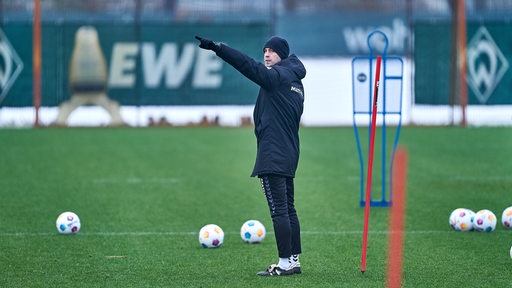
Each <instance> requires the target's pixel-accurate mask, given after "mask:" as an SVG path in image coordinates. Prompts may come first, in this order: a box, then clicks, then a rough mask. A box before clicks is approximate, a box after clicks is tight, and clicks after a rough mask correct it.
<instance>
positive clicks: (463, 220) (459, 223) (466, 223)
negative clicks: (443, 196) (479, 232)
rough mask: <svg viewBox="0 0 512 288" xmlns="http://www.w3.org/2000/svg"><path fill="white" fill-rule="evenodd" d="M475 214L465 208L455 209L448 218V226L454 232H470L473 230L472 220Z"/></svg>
mask: <svg viewBox="0 0 512 288" xmlns="http://www.w3.org/2000/svg"><path fill="white" fill-rule="evenodd" d="M474 217H475V212H473V211H472V210H470V209H467V208H457V209H455V210H453V211H452V213H451V214H450V218H449V223H450V226H451V227H452V228H453V229H454V230H455V231H463V232H466V231H471V230H473V218H474Z"/></svg>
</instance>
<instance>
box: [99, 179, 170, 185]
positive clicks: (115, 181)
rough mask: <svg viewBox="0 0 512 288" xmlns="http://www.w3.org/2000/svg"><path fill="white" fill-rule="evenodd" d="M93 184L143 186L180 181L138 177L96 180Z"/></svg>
mask: <svg viewBox="0 0 512 288" xmlns="http://www.w3.org/2000/svg"><path fill="white" fill-rule="evenodd" d="M92 182H93V183H94V184H112V183H113V184H119V183H126V184H143V183H164V184H167V183H178V182H179V179H177V178H165V177H163V178H138V177H131V178H96V179H92Z"/></svg>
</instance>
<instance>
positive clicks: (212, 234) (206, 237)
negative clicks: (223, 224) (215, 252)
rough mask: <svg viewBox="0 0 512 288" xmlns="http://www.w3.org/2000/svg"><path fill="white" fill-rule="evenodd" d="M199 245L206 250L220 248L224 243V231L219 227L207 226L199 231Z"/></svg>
mask: <svg viewBox="0 0 512 288" xmlns="http://www.w3.org/2000/svg"><path fill="white" fill-rule="evenodd" d="M199 243H200V244H201V246H203V247H204V248H218V247H220V246H221V245H222V243H224V231H223V230H222V228H220V227H219V226H218V225H215V224H207V225H205V226H203V228H201V230H200V231H199Z"/></svg>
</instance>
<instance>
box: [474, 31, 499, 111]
mask: <svg viewBox="0 0 512 288" xmlns="http://www.w3.org/2000/svg"><path fill="white" fill-rule="evenodd" d="M467 67H468V71H467V73H468V77H467V82H468V84H469V87H471V90H472V91H473V93H475V95H476V97H477V98H478V101H480V103H482V104H485V103H486V102H487V100H489V97H491V95H492V93H493V92H494V89H496V86H498V83H499V82H500V81H501V78H502V77H503V75H505V72H507V70H508V61H507V59H506V58H505V56H503V53H502V52H501V51H500V49H499V47H498V45H496V43H495V42H494V40H493V39H492V37H491V34H489V31H487V29H485V27H484V26H481V27H480V28H479V29H478V31H477V32H476V33H475V35H474V36H473V38H472V39H471V42H469V44H468V46H467Z"/></svg>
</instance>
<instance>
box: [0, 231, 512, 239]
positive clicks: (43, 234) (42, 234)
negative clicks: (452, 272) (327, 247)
mask: <svg viewBox="0 0 512 288" xmlns="http://www.w3.org/2000/svg"><path fill="white" fill-rule="evenodd" d="M501 232H507V231H499V230H498V231H493V232H491V233H501ZM198 233H199V230H198V231H193V232H192V231H190V232H186V231H181V232H179V231H177V232H142V231H141V232H78V234H77V236H78V235H79V236H105V237H110V236H136V237H139V236H140V237H145V236H159V237H160V236H190V235H197V234H198ZM267 233H268V234H269V235H273V234H274V233H273V232H267ZM362 233H363V231H362V230H346V231H301V234H303V235H358V236H359V235H361V234H362ZM368 233H369V234H376V235H387V234H389V231H387V230H382V231H371V230H370V231H368ZM443 233H459V232H456V231H452V230H411V231H405V234H406V235H425V234H443ZM468 233H475V232H468ZM507 233H509V232H507ZM224 234H226V235H238V234H240V232H235V231H229V232H224ZM54 235H59V234H58V233H57V232H55V233H53V232H51V233H50V232H40V233H38V232H34V233H30V232H18V233H8V232H2V233H0V237H48V236H54ZM63 236H71V237H73V235H63Z"/></svg>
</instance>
